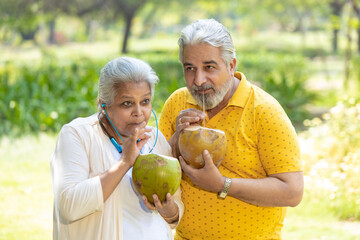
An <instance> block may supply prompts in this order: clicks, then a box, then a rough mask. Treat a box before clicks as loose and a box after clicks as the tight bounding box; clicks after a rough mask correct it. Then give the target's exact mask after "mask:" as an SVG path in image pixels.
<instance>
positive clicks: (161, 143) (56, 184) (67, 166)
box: [51, 114, 184, 240]
mask: <svg viewBox="0 0 360 240" xmlns="http://www.w3.org/2000/svg"><path fill="white" fill-rule="evenodd" d="M155 136H156V129H153V131H152V132H151V138H150V139H149V141H148V143H147V145H145V146H144V148H143V150H145V151H143V152H144V153H146V152H147V151H148V150H149V148H151V147H152V146H153V144H154V142H155ZM114 149H115V147H114V146H113V145H112V144H111V142H110V140H109V138H108V137H107V136H106V135H105V134H104V133H103V132H102V129H101V127H100V125H99V122H98V119H97V115H96V114H94V115H92V116H90V117H87V118H77V119H75V120H73V121H72V122H70V123H69V124H66V125H64V126H63V128H62V129H61V131H60V133H59V136H58V140H57V143H56V147H55V151H54V153H53V156H52V158H51V174H52V181H53V191H54V215H53V219H54V225H53V237H54V239H61V240H63V239H76V240H77V239H90V240H91V239H94V240H95V239H104V240H112V239H125V240H128V239H134V240H135V239H136V240H138V239H149V240H150V239H159V240H161V239H171V238H172V234H171V229H170V227H169V225H168V224H166V222H165V221H164V220H163V219H162V217H161V216H160V215H159V214H158V213H155V212H151V211H149V210H148V209H146V207H145V206H143V203H142V201H141V198H139V196H138V195H137V194H136V193H135V191H134V190H133V187H132V185H131V182H132V181H131V171H132V169H130V170H129V171H128V172H127V173H126V175H125V176H124V177H123V179H122V181H121V182H120V184H119V185H118V186H117V187H116V188H115V190H114V192H113V193H112V194H111V195H110V197H109V198H108V199H107V200H106V202H105V203H104V201H103V193H102V188H101V183H100V178H99V175H100V174H102V173H103V172H105V171H106V170H107V169H109V168H110V167H111V166H113V165H114V164H115V163H116V161H117V160H118V159H119V158H118V157H119V155H118V156H117V154H116V153H113V152H112V151H114ZM153 152H154V153H158V154H163V155H168V156H171V149H170V146H169V144H168V143H167V141H166V139H165V137H164V136H163V135H162V134H161V132H159V137H158V140H157V143H156V146H155V148H154V150H153ZM174 196H175V199H176V200H175V202H176V204H177V205H178V206H179V209H180V218H181V216H182V213H183V210H184V207H183V204H182V202H181V196H180V189H179V190H178V191H177V192H176V193H175V195H174ZM171 227H172V228H174V227H175V225H172V226H171ZM125 228H126V229H125ZM124 234H125V235H124Z"/></svg>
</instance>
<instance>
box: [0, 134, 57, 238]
mask: <svg viewBox="0 0 360 240" xmlns="http://www.w3.org/2000/svg"><path fill="white" fill-rule="evenodd" d="M54 146H55V137H52V136H48V135H40V136H39V137H37V138H35V137H24V138H21V139H18V140H12V139H7V138H3V139H2V140H1V142H0V169H1V174H0V186H1V187H0V209H1V211H0V239H9V240H11V239H14V240H15V239H36V240H41V239H51V238H52V201H53V197H52V188H51V177H50V164H49V163H50V156H51V152H52V150H53V149H54Z"/></svg>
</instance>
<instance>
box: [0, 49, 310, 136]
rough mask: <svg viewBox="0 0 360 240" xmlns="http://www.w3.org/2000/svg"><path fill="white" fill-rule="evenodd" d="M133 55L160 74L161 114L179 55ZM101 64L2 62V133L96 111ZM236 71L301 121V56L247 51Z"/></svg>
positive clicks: (156, 102)
mask: <svg viewBox="0 0 360 240" xmlns="http://www.w3.org/2000/svg"><path fill="white" fill-rule="evenodd" d="M132 56H134V57H138V58H141V59H143V60H145V61H147V62H149V64H150V65H151V66H152V67H153V69H154V70H155V72H156V73H157V74H158V76H159V78H160V83H159V84H158V85H157V86H156V90H155V95H154V99H153V108H154V109H155V111H156V112H158V113H159V112H160V111H161V109H162V106H163V104H164V102H165V100H166V99H167V98H168V97H169V95H170V94H171V93H172V92H173V91H175V90H176V89H178V88H180V87H183V86H185V82H184V78H183V72H182V67H181V64H180V63H179V62H178V60H177V53H176V52H172V51H153V52H144V53H135V54H133V55H132ZM105 64H106V61H105V60H91V59H88V58H74V59H67V60H66V62H60V59H59V58H55V57H53V56H52V55H51V54H48V55H47V57H45V58H44V59H43V60H42V61H41V63H40V64H39V65H36V64H33V65H31V66H28V65H21V64H20V65H16V64H15V63H14V62H7V63H5V64H3V65H2V66H0V84H1V86H2V88H1V90H0V98H1V99H2V101H1V102H0V121H1V122H2V125H1V126H0V135H4V134H6V135H13V136H20V135H22V134H25V133H37V132H39V131H50V132H56V131H58V130H59V129H60V127H61V126H62V125H63V124H65V123H67V122H69V121H71V120H72V119H74V118H76V117H84V116H88V115H90V114H92V113H94V112H95V111H97V110H96V98H97V82H98V77H99V73H100V70H101V68H102V67H103V66H104V65H105ZM238 70H240V71H242V72H244V73H245V75H246V76H247V78H248V79H249V81H251V82H254V81H256V82H257V83H259V84H260V85H261V86H262V87H263V88H264V89H265V90H266V91H268V92H269V93H270V94H271V95H273V96H274V97H275V98H276V99H277V100H278V101H279V102H280V104H282V106H283V107H284V109H285V111H286V112H287V113H288V115H289V117H290V119H291V120H292V121H295V122H299V121H303V120H304V119H305V117H306V116H307V112H306V109H305V106H306V104H307V103H308V102H309V101H311V99H312V98H313V96H314V95H313V94H312V93H309V92H308V91H307V90H306V88H305V86H304V84H305V81H306V80H307V77H308V75H307V67H306V64H305V61H304V59H303V58H301V57H298V56H285V55H282V54H273V53H271V54H265V53H264V54H246V55H242V57H241V58H240V59H239V62H238Z"/></svg>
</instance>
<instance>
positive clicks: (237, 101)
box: [186, 72, 251, 107]
mask: <svg viewBox="0 0 360 240" xmlns="http://www.w3.org/2000/svg"><path fill="white" fill-rule="evenodd" d="M235 77H236V78H237V79H239V80H240V83H239V86H238V88H237V89H236V91H235V93H234V95H233V96H232V97H231V99H230V101H229V103H228V106H229V105H233V106H238V107H244V106H245V104H246V102H247V99H248V97H249V94H250V89H251V85H250V83H249V82H248V81H247V80H246V77H245V75H244V74H243V73H242V72H235ZM187 93H188V94H187V97H186V102H187V103H190V104H192V105H198V104H197V102H196V101H195V99H194V98H193V97H192V96H191V94H190V92H189V91H187Z"/></svg>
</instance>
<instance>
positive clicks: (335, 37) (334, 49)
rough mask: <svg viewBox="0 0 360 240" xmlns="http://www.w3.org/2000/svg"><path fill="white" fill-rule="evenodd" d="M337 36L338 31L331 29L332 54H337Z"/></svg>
mask: <svg viewBox="0 0 360 240" xmlns="http://www.w3.org/2000/svg"><path fill="white" fill-rule="evenodd" d="M338 36H339V29H333V40H332V50H333V53H337V50H338Z"/></svg>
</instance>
